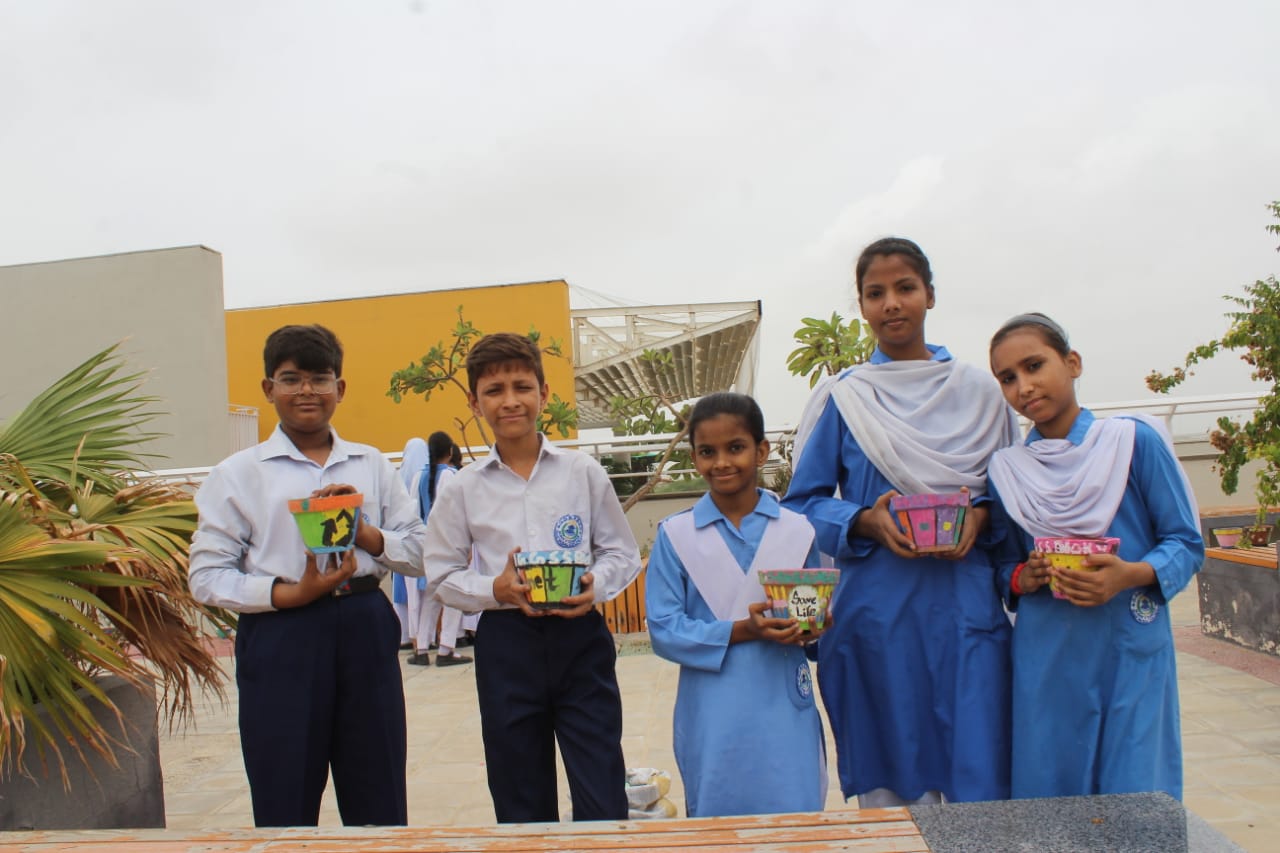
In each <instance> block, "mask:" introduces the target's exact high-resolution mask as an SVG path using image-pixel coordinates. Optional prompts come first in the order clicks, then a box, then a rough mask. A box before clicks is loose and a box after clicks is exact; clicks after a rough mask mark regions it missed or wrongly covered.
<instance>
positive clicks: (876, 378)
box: [783, 346, 1016, 801]
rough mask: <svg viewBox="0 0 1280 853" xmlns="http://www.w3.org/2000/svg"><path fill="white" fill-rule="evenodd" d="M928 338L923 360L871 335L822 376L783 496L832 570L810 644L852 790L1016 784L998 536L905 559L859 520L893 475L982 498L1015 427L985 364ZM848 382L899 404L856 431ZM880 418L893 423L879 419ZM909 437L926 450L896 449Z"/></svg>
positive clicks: (956, 792)
mask: <svg viewBox="0 0 1280 853" xmlns="http://www.w3.org/2000/svg"><path fill="white" fill-rule="evenodd" d="M930 351H931V353H932V359H931V361H930V362H924V361H919V362H893V361H892V360H890V359H888V358H887V357H886V356H885V355H884V354H883V353H881V352H880V351H879V350H876V352H875V353H874V354H873V356H872V359H871V362H870V364H869V365H863V366H859V367H855V368H852V369H851V370H849V371H846V372H845V373H844V374H842V375H841V376H840V377H837V378H835V379H834V380H830V381H828V382H827V383H825V386H820V387H819V389H818V391H817V392H816V393H815V399H814V400H811V401H810V404H809V408H808V410H807V412H806V418H805V420H804V421H802V427H801V432H802V437H803V438H804V439H805V440H804V443H803V447H802V450H801V451H800V453H799V457H798V459H797V462H796V466H795V472H794V475H793V478H792V480H791V484H790V488H789V490H788V492H787V496H786V498H785V499H784V501H783V505H784V506H787V507H790V508H791V509H794V510H797V511H800V512H803V513H804V514H805V516H806V517H808V519H809V521H810V522H812V523H813V526H814V528H815V530H816V531H817V538H818V548H819V549H820V550H821V551H822V553H823V554H826V555H829V556H831V557H832V558H833V559H834V561H835V564H836V566H838V567H839V568H840V569H841V575H840V582H839V585H838V587H837V588H836V592H835V596H834V601H833V603H832V626H831V627H830V628H829V629H828V630H827V632H826V633H825V634H824V635H823V637H822V639H821V640H820V641H819V643H818V683H819V686H820V688H821V691H822V700H823V703H824V704H825V705H826V708H827V716H828V718H829V719H830V721H831V727H832V732H833V734H834V735H835V740H836V751H837V764H838V769H839V775H840V785H841V790H842V792H843V794H844V796H845V797H846V798H849V797H852V796H856V795H859V794H867V793H869V792H872V791H875V790H876V789H880V788H885V789H888V790H889V791H892V792H894V793H895V794H896V795H897V796H898V797H900V798H902V799H904V800H907V801H911V800H916V799H919V798H920V797H922V796H924V795H925V794H926V793H928V792H932V791H937V792H941V793H942V794H943V795H945V796H946V798H947V799H948V800H951V801H974V800H995V799H1005V798H1007V797H1008V796H1009V748H1010V744H1009V719H1010V710H1009V684H1010V678H1011V673H1010V662H1009V640H1010V626H1009V620H1008V617H1007V616H1006V615H1005V612H1004V608H1003V607H1002V604H1001V597H1000V593H999V589H998V586H997V577H996V570H995V566H994V562H993V560H992V558H991V557H990V556H989V555H988V553H987V550H986V549H985V546H989V545H990V544H991V543H990V542H989V541H987V540H984V539H979V542H978V547H975V548H973V549H972V550H971V551H970V552H969V554H968V555H967V556H966V557H965V558H964V559H963V560H959V561H956V560H945V559H938V558H934V557H929V556H919V557H915V558H902V557H899V556H897V555H895V554H894V553H893V552H892V551H890V550H889V549H888V548H885V547H883V546H882V545H880V544H879V543H878V542H876V541H874V540H871V539H864V538H861V537H857V536H854V535H853V525H854V523H855V521H856V518H857V515H858V514H859V513H860V512H862V511H863V510H864V509H867V508H869V507H871V506H872V505H873V504H874V503H875V502H876V500H877V499H878V498H879V497H880V496H881V495H882V494H884V493H885V492H887V491H889V490H890V489H896V490H897V491H899V492H901V493H910V492H915V491H931V492H947V491H956V490H957V489H958V488H959V487H960V486H966V487H968V488H969V489H970V492H971V494H972V495H974V496H975V498H977V499H978V500H979V501H981V500H985V499H984V498H981V497H979V496H981V495H982V492H983V491H984V490H985V483H986V463H987V461H988V460H989V458H990V454H991V453H993V452H994V451H995V450H996V449H997V448H998V447H1000V446H1003V445H1005V444H1009V443H1012V442H1013V441H1014V440H1015V438H1016V420H1015V419H1014V417H1013V415H1012V412H1010V411H1009V410H1008V408H1007V406H1006V404H1005V402H1004V399H1003V397H1002V395H1001V394H1000V389H999V386H998V385H997V384H996V382H995V380H994V379H993V378H992V377H991V376H990V374H988V373H986V372H985V371H978V370H977V369H976V368H972V367H969V366H967V365H962V364H957V363H955V362H952V361H951V356H950V354H949V353H948V352H947V351H946V349H945V348H943V347H935V346H930ZM938 362H945V363H947V364H938ZM859 371H868V374H867V376H866V377H862V378H859V377H857V374H858V372H859ZM854 381H863V382H867V381H869V382H870V384H871V386H872V387H873V388H875V389H876V390H875V393H874V395H872V396H871V399H872V400H873V401H874V400H877V399H879V400H884V401H886V402H885V405H886V406H889V407H891V409H892V411H893V412H895V413H896V414H893V415H886V414H882V413H879V412H876V411H874V408H875V403H874V402H873V403H872V405H871V406H870V407H868V408H870V409H872V412H871V415H870V417H869V418H868V417H864V418H863V419H862V420H861V421H857V422H858V423H860V424H861V426H860V427H859V431H860V432H861V435H855V434H854V433H853V432H852V431H851V427H850V424H849V423H848V422H847V420H846V418H849V417H850V415H849V414H846V413H845V411H842V407H844V405H845V404H844V403H843V402H842V401H841V400H840V399H839V398H840V394H841V389H839V387H838V386H839V385H840V383H848V382H854ZM895 397H900V398H902V399H901V400H900V401H898V402H895V400H894V399H892V398H895ZM814 411H820V412H821V414H820V415H818V416H817V417H816V419H812V418H811V417H810V416H811V415H812V413H813V412H814ZM877 418H884V419H886V420H893V421H894V423H895V425H894V426H893V428H892V429H887V430H886V429H883V428H877V427H875V425H874V421H875V420H876V419H877ZM810 424H811V429H810V428H809V426H810ZM931 430H932V432H930V431H931ZM903 438H910V439H912V440H913V441H915V442H916V443H917V444H919V445H920V449H919V450H918V451H912V452H909V453H908V452H906V450H905V449H904V450H903V452H902V453H895V452H894V450H893V448H894V446H896V445H895V443H896V442H898V441H899V440H900V439H903ZM864 441H866V442H868V448H870V451H871V452H875V453H877V455H878V457H879V458H880V459H881V461H880V463H879V464H880V465H881V466H883V467H884V468H885V470H881V469H880V468H878V467H877V465H876V464H873V462H872V460H871V457H870V455H869V450H868V449H864V446H863V442H864ZM882 446H886V447H888V448H889V449H888V450H887V451H884V452H881V450H879V449H878V448H881V447H882ZM886 459H890V460H897V461H895V462H892V463H891V462H886V461H885V460H886ZM948 465H954V466H955V468H954V470H949V469H948ZM913 467H914V468H919V469H922V470H923V469H930V471H931V473H930V474H929V476H930V479H931V482H926V483H923V484H920V483H919V482H918V477H919V475H918V474H916V473H915V472H912V471H910V470H907V469H910V468H913ZM837 494H838V496H837Z"/></svg>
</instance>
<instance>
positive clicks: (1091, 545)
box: [1035, 536, 1120, 598]
mask: <svg viewBox="0 0 1280 853" xmlns="http://www.w3.org/2000/svg"><path fill="white" fill-rule="evenodd" d="M1119 547H1120V540H1119V539H1117V538H1115V537H1114V536H1104V537H1102V538H1100V539H1083V538H1081V539H1072V538H1063V537H1058V536H1045V537H1041V538H1038V539H1036V542H1035V548H1036V550H1037V551H1039V552H1040V553H1042V554H1044V555H1045V556H1046V557H1048V558H1049V564H1050V565H1052V566H1053V567H1054V568H1055V569H1071V570H1072V571H1076V572H1096V571H1097V568H1096V567H1094V566H1086V565H1085V563H1084V558H1085V557H1087V556H1089V555H1090V554H1114V553H1115V552H1116V549H1117V548H1119ZM1049 589H1050V591H1051V592H1052V593H1053V597H1054V598H1066V595H1064V594H1063V593H1061V592H1059V591H1058V582H1057V581H1056V580H1054V579H1053V578H1050V579H1049Z"/></svg>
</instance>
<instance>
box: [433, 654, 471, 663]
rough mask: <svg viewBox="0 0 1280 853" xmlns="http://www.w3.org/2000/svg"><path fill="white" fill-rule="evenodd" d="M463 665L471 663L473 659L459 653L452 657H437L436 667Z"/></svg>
mask: <svg viewBox="0 0 1280 853" xmlns="http://www.w3.org/2000/svg"><path fill="white" fill-rule="evenodd" d="M461 663H471V658H469V657H467V656H466V655H460V654H458V653H457V652H454V653H453V654H451V655H436V666H457V665H458V664H461Z"/></svg>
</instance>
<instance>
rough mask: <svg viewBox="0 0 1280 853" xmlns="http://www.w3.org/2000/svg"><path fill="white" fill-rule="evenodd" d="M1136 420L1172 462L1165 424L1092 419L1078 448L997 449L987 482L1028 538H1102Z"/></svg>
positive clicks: (1122, 482) (1062, 442)
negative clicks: (1149, 430) (1161, 443)
mask: <svg viewBox="0 0 1280 853" xmlns="http://www.w3.org/2000/svg"><path fill="white" fill-rule="evenodd" d="M1137 421H1142V422H1143V423H1145V424H1147V425H1148V426H1150V427H1151V428H1152V429H1154V430H1155V431H1156V434H1157V435H1159V436H1160V438H1161V439H1162V440H1163V441H1164V443H1165V446H1166V447H1167V448H1168V449H1169V452H1170V453H1173V454H1174V459H1175V460H1176V459H1177V454H1176V452H1174V448H1173V441H1172V440H1171V438H1170V437H1169V433H1168V430H1166V429H1165V426H1164V423H1163V422H1161V421H1160V420H1158V419H1156V418H1152V417H1150V416H1148V415H1142V414H1133V415H1117V416H1115V417H1111V418H1107V419H1105V420H1103V419H1098V420H1095V421H1094V422H1093V423H1092V424H1090V425H1089V429H1088V431H1087V432H1086V433H1085V435H1084V438H1083V439H1082V440H1081V442H1080V443H1079V444H1074V443H1072V442H1071V441H1070V440H1068V439H1065V438H1042V439H1039V440H1037V441H1033V442H1031V443H1030V444H1019V445H1016V446H1014V447H1008V448H1005V449H1004V450H1001V451H1000V452H999V453H997V454H996V456H995V458H994V459H992V460H991V481H992V482H993V483H995V486H996V489H997V490H999V492H1000V502H1001V503H1002V504H1003V505H1004V508H1005V511H1006V512H1007V513H1008V514H1009V517H1010V518H1011V519H1012V520H1013V521H1014V523H1015V524H1017V525H1018V526H1019V527H1021V528H1022V529H1023V530H1025V531H1026V532H1027V533H1029V534H1030V535H1031V536H1032V537H1039V536H1071V537H1089V538H1096V537H1099V536H1104V535H1106V532H1107V530H1108V529H1109V528H1110V527H1111V522H1112V521H1113V520H1114V519H1115V517H1116V511H1117V510H1119V508H1120V501H1121V500H1123V498H1124V492H1125V488H1126V487H1127V486H1128V483H1129V468H1130V464H1131V463H1132V461H1133V447H1134V436H1135V434H1136V432H1137ZM1178 471H1179V473H1181V474H1182V487H1183V489H1184V491H1185V492H1186V494H1187V498H1188V500H1189V501H1191V505H1192V508H1193V510H1194V511H1195V512H1196V514H1197V516H1198V514H1199V511H1198V509H1195V496H1194V494H1193V493H1192V491H1191V484H1190V482H1189V481H1188V480H1187V475H1186V472H1184V471H1183V470H1182V466H1181V465H1178Z"/></svg>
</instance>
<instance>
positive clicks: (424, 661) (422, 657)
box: [407, 652, 431, 666]
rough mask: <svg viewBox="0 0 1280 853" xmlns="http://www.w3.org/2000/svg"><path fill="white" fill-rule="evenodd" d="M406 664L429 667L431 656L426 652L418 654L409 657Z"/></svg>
mask: <svg viewBox="0 0 1280 853" xmlns="http://www.w3.org/2000/svg"><path fill="white" fill-rule="evenodd" d="M407 663H409V664H411V665H413V666H431V655H429V654H427V653H426V652H418V653H417V654H415V655H410V656H409V659H408V661H407Z"/></svg>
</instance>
